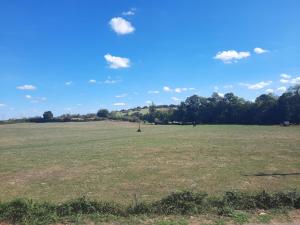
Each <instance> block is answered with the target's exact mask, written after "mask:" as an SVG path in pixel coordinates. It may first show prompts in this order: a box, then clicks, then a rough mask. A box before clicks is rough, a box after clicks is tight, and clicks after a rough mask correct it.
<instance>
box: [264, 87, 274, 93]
mask: <svg viewBox="0 0 300 225" xmlns="http://www.w3.org/2000/svg"><path fill="white" fill-rule="evenodd" d="M265 92H266V93H267V94H272V93H274V90H273V89H272V88H269V89H267V90H266V91H265Z"/></svg>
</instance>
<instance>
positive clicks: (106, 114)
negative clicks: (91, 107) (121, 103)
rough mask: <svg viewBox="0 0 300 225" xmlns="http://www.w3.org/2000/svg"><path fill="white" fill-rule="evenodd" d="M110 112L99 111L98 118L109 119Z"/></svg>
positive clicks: (105, 110)
mask: <svg viewBox="0 0 300 225" xmlns="http://www.w3.org/2000/svg"><path fill="white" fill-rule="evenodd" d="M108 115H109V111H108V110H107V109H99V110H98V112H97V116H98V117H108Z"/></svg>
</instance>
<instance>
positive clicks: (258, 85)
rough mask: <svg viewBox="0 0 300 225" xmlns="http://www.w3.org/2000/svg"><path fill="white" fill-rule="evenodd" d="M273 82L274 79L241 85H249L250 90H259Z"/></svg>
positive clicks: (242, 84)
mask: <svg viewBox="0 0 300 225" xmlns="http://www.w3.org/2000/svg"><path fill="white" fill-rule="evenodd" d="M271 83H272V81H261V82H258V83H256V84H249V83H240V85H241V86H245V87H247V88H248V89H249V90H259V89H262V88H264V87H266V86H269V85H270V84H271Z"/></svg>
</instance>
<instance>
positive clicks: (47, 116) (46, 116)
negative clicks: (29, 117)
mask: <svg viewBox="0 0 300 225" xmlns="http://www.w3.org/2000/svg"><path fill="white" fill-rule="evenodd" d="M43 118H44V120H45V121H50V120H53V113H52V112H51V111H46V112H44V114H43Z"/></svg>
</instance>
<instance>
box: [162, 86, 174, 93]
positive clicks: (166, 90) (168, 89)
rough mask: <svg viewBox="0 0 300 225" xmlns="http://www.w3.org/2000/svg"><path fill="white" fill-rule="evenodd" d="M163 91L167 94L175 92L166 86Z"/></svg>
mask: <svg viewBox="0 0 300 225" xmlns="http://www.w3.org/2000/svg"><path fill="white" fill-rule="evenodd" d="M163 90H164V91H165V92H172V91H173V90H172V89H171V88H170V87H168V86H164V87H163Z"/></svg>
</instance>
